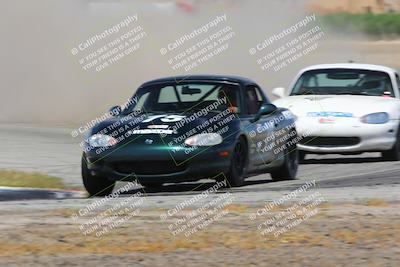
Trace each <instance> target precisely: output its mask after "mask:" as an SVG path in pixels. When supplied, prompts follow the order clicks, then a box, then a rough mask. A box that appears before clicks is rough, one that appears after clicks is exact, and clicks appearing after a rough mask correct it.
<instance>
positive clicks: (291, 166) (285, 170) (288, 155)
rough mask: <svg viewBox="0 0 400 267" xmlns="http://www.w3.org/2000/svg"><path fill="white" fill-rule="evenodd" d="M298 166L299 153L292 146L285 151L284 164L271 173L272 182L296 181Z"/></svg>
mask: <svg viewBox="0 0 400 267" xmlns="http://www.w3.org/2000/svg"><path fill="white" fill-rule="evenodd" d="M298 166H299V152H298V150H297V148H296V146H294V147H293V148H291V149H289V150H286V151H285V155H284V162H283V164H282V166H281V167H279V168H278V169H276V170H274V171H272V172H271V177H272V180H274V181H284V180H294V179H296V174H297V169H298Z"/></svg>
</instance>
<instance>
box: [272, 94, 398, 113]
mask: <svg viewBox="0 0 400 267" xmlns="http://www.w3.org/2000/svg"><path fill="white" fill-rule="evenodd" d="M274 104H275V105H276V106H278V107H284V108H288V109H290V110H291V111H292V112H293V114H295V115H296V116H297V117H303V116H307V114H308V113H309V112H337V113H341V114H342V115H343V116H350V115H351V117H362V116H364V115H366V114H370V113H375V112H388V113H389V114H390V115H391V117H392V116H393V117H396V116H397V113H398V109H399V108H398V107H399V105H400V101H399V100H398V99H395V98H391V97H375V96H358V95H302V96H289V97H285V98H281V99H278V100H276V101H274Z"/></svg>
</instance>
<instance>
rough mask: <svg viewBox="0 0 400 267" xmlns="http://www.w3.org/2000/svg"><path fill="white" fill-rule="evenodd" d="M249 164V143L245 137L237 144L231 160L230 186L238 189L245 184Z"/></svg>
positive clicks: (228, 176) (228, 175)
mask: <svg viewBox="0 0 400 267" xmlns="http://www.w3.org/2000/svg"><path fill="white" fill-rule="evenodd" d="M246 164H247V143H246V141H245V139H244V138H243V137H241V138H239V140H238V141H237V142H236V144H235V148H234V150H233V155H232V158H231V166H230V168H229V172H228V173H227V179H228V182H229V185H230V186H233V187H238V186H242V185H243V184H244V172H245V171H244V169H245V167H246Z"/></svg>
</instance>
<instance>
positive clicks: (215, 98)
mask: <svg viewBox="0 0 400 267" xmlns="http://www.w3.org/2000/svg"><path fill="white" fill-rule="evenodd" d="M133 99H135V101H132V103H133V104H132V105H131V106H130V107H128V108H127V109H126V110H125V111H124V112H123V113H124V114H127V113H130V112H133V111H138V110H141V111H143V112H146V113H160V112H163V113H176V112H190V111H195V110H201V109H203V108H206V107H208V106H210V105H213V104H214V103H215V105H214V107H215V108H213V110H214V111H216V112H220V111H222V110H224V109H227V108H235V112H239V111H240V105H239V99H240V98H239V88H238V85H235V84H225V83H183V82H181V83H163V84H155V85H149V86H145V87H142V88H139V89H138V91H137V93H136V94H135V96H134V97H133ZM213 110H210V111H213Z"/></svg>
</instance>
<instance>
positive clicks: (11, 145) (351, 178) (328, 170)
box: [0, 124, 400, 209]
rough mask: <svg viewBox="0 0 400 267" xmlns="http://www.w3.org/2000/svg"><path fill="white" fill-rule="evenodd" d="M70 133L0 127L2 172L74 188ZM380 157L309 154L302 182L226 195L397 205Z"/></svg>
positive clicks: (398, 185)
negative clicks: (297, 194) (307, 191)
mask: <svg viewBox="0 0 400 267" xmlns="http://www.w3.org/2000/svg"><path fill="white" fill-rule="evenodd" d="M70 132H71V129H66V128H50V127H41V126H27V125H11V124H3V125H0V141H1V144H2V149H1V150H0V169H13V170H19V171H29V172H32V171H34V172H40V173H45V174H49V175H53V176H57V177H61V178H62V179H63V180H64V182H65V183H68V184H70V185H75V186H76V185H78V186H81V185H82V183H81V178H80V156H81V150H80V147H79V141H80V139H79V138H73V137H72V136H71V135H70ZM379 156H380V154H379V153H365V154H362V155H357V156H342V155H329V156H320V155H318V156H317V155H315V156H313V155H309V156H308V157H307V159H306V161H305V162H304V164H301V165H300V169H299V173H298V178H297V180H295V181H283V182H272V180H271V178H270V176H269V174H264V175H258V176H254V177H251V178H249V179H247V183H246V185H245V186H243V187H240V188H227V189H223V190H222V191H226V190H230V191H231V192H233V193H235V200H236V202H239V203H247V202H250V203H255V204H257V203H263V202H264V201H268V200H271V199H274V198H277V197H279V196H280V195H282V194H284V193H285V192H290V191H291V190H295V189H296V188H298V187H299V186H301V185H303V184H304V183H305V182H306V181H312V180H315V181H316V187H315V188H313V190H319V191H320V192H321V193H323V194H324V195H325V197H326V198H327V200H332V201H338V202H342V201H357V200H363V199H369V198H380V199H385V200H388V201H396V200H399V199H400V196H399V194H398V192H400V191H399V190H400V162H385V161H382V160H381V158H380V157H379ZM212 185H213V182H212V181H211V180H202V181H199V182H196V183H186V184H178V185H176V184H167V185H165V186H163V187H160V188H155V189H145V191H146V194H147V195H148V196H151V198H149V199H151V201H147V203H148V204H149V205H151V204H152V203H153V204H154V203H158V204H163V205H168V206H169V205H171V204H173V203H175V202H176V201H179V200H180V199H184V198H185V197H187V195H191V194H196V193H198V192H200V191H202V190H204V189H206V188H208V187H210V186H212ZM137 190H141V189H140V188H138V189H134V190H132V192H129V193H134V192H136V191H137ZM0 195H3V197H2V198H1V200H3V201H4V200H6V199H5V198H6V195H5V193H4V191H0ZM62 196H63V195H62V194H61V198H64V197H62ZM34 198H35V197H33V199H34ZM38 198H40V197H38ZM16 199H17V198H14V199H11V198H10V199H9V200H16ZM27 201H32V200H27ZM43 201H44V202H46V201H51V200H43ZM43 201H37V203H36V204H37V205H39V206H40V205H42V204H43ZM86 201H87V200H86V199H76V198H72V199H71V198H70V199H65V200H64V201H63V203H64V204H65V205H66V206H69V205H73V204H78V205H80V204H84V203H86ZM3 203H4V202H3ZM15 204H17V203H15ZM7 206H8V207H9V208H10V206H9V205H7ZM39 206H38V207H39ZM6 209H7V208H6Z"/></svg>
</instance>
